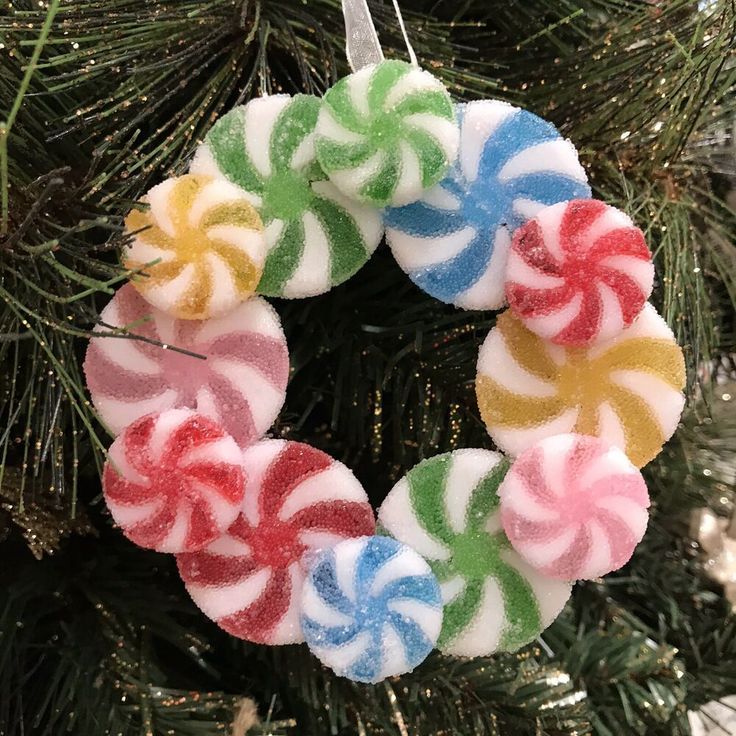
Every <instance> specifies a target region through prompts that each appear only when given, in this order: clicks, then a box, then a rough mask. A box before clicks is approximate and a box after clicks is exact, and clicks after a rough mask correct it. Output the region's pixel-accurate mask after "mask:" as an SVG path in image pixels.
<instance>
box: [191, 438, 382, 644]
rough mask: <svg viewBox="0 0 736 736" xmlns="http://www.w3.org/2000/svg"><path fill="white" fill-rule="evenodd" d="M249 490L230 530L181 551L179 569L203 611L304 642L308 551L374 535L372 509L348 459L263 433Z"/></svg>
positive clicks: (273, 637) (251, 635)
mask: <svg viewBox="0 0 736 736" xmlns="http://www.w3.org/2000/svg"><path fill="white" fill-rule="evenodd" d="M243 467H244V469H245V477H246V481H245V495H244V497H243V504H242V509H241V513H240V515H239V516H238V518H237V519H236V520H235V522H234V523H233V525H232V526H231V527H230V528H229V529H228V530H227V533H226V534H224V535H223V536H222V537H220V538H219V539H217V540H216V541H215V542H213V543H212V544H211V545H209V546H208V547H207V548H205V549H204V550H202V551H200V552H196V553H192V554H184V555H179V556H178V557H177V564H178V566H179V574H180V575H181V577H182V580H183V581H184V584H185V585H186V588H187V591H189V594H190V595H191V597H192V599H193V600H194V602H195V603H196V604H197V605H198V606H199V608H201V609H202V611H203V612H204V614H205V615H206V616H208V617H209V618H211V619H212V620H213V621H215V622H216V623H217V624H218V626H220V627H221V628H223V629H224V630H225V631H227V632H228V633H230V634H232V635H233V636H237V637H239V638H241V639H248V640H249V641H254V642H258V643H261V644H292V643H296V642H300V641H303V640H304V638H303V635H302V629H301V624H300V621H299V608H300V605H299V601H300V596H301V589H302V584H303V581H304V574H305V573H304V565H305V564H306V563H305V562H304V560H303V558H304V556H305V554H307V553H310V552H313V551H314V550H317V549H320V548H322V547H328V546H330V545H333V544H336V543H337V542H339V541H341V540H343V539H346V538H349V537H359V536H364V535H366V534H373V532H374V530H375V519H374V516H373V509H372V508H371V505H370V503H369V502H368V497H367V496H366V494H365V491H364V490H363V487H362V486H361V485H360V483H359V482H358V481H357V480H356V478H355V476H354V475H353V474H352V473H351V472H350V470H349V469H348V468H347V467H345V465H343V464H342V463H340V462H338V461H337V460H334V459H333V458H331V457H330V456H329V455H327V454H325V453H324V452H322V451H321V450H317V449H316V448H314V447H310V446H309V445H305V444H303V443H301V442H287V441H286V440H263V441H261V442H258V443H256V444H255V445H252V446H251V447H249V448H247V449H246V450H245V451H244V452H243Z"/></svg>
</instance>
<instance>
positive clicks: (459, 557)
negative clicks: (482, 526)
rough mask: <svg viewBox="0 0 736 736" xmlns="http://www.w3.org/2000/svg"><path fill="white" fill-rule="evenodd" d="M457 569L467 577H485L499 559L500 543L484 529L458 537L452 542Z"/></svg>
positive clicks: (454, 562) (454, 563)
mask: <svg viewBox="0 0 736 736" xmlns="http://www.w3.org/2000/svg"><path fill="white" fill-rule="evenodd" d="M452 551H453V555H452V559H453V565H454V567H455V569H456V570H457V571H458V573H460V575H462V576H463V577H466V578H485V577H487V576H488V574H489V573H490V572H491V571H492V570H493V568H494V566H495V564H496V561H497V559H498V545H497V544H496V542H495V541H494V539H493V537H492V536H491V535H490V534H488V533H487V532H484V531H479V532H467V533H465V534H461V535H460V536H458V537H456V538H455V540H454V541H453V544H452Z"/></svg>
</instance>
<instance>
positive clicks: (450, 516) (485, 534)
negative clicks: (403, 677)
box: [378, 449, 570, 657]
mask: <svg viewBox="0 0 736 736" xmlns="http://www.w3.org/2000/svg"><path fill="white" fill-rule="evenodd" d="M507 469H508V462H507V461H506V460H505V459H504V458H503V457H502V456H501V455H499V454H498V453H495V452H490V451H488V450H477V449H468V450H456V451H454V452H451V453H445V454H443V455H437V456H436V457H433V458H430V459H428V460H424V461H423V462H421V463H419V465H417V466H415V467H414V468H412V469H411V470H410V471H409V472H408V473H407V475H406V476H405V477H404V478H402V479H401V480H400V481H399V482H398V483H397V484H396V485H395V486H394V488H393V489H392V490H391V492H390V493H389V494H388V496H387V497H386V500H385V501H384V502H383V504H382V505H381V508H380V509H379V512H378V520H379V524H380V526H381V527H382V528H383V529H384V530H385V531H387V532H388V533H389V534H391V535H392V536H393V537H395V538H396V539H398V540H399V541H401V542H403V543H404V544H408V545H410V546H411V547H412V548H413V549H415V550H417V552H419V554H421V555H422V556H423V557H424V558H425V559H426V560H427V561H428V562H429V564H430V566H431V568H432V571H433V572H434V573H435V575H436V576H437V578H438V580H439V581H440V585H441V588H442V598H443V600H444V602H445V609H444V621H443V624H442V633H441V634H440V637H439V641H438V647H439V649H441V650H442V651H443V652H445V653H446V654H454V655H457V656H464V657H477V656H483V655H487V654H491V653H492V652H495V651H497V650H504V651H514V650H516V649H518V648H519V647H521V646H523V645H524V644H527V643H528V642H530V641H532V639H534V638H535V637H537V636H538V635H539V634H540V633H541V632H542V631H543V630H544V629H545V628H546V627H547V626H549V624H550V623H552V621H553V620H554V619H555V618H556V617H557V615H558V614H559V612H560V611H561V610H562V607H563V606H564V605H565V602H566V601H567V599H568V598H569V596H570V585H569V584H567V583H563V582H561V581H559V580H550V579H548V578H545V577H543V576H542V575H540V574H539V573H538V572H537V571H536V570H534V569H533V568H532V567H530V566H529V565H528V564H527V563H526V562H524V560H522V559H521V557H520V556H519V555H518V554H517V553H516V552H515V551H514V550H513V549H512V547H511V544H510V543H509V540H508V539H507V537H506V535H505V534H504V532H503V530H502V529H501V520H500V516H499V510H498V506H499V498H498V495H497V490H498V486H499V484H500V483H501V481H502V479H503V477H504V475H505V474H506V471H507Z"/></svg>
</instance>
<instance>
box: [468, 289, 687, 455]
mask: <svg viewBox="0 0 736 736" xmlns="http://www.w3.org/2000/svg"><path fill="white" fill-rule="evenodd" d="M684 386H685V362H684V360H683V356H682V350H681V349H680V347H679V346H678V345H677V343H676V341H675V337H674V335H673V334H672V331H671V330H670V328H669V327H668V326H667V324H666V323H665V321H664V320H663V319H662V318H661V317H660V316H659V315H658V314H657V311H656V310H655V309H654V307H653V306H652V305H651V304H646V305H645V307H644V309H643V310H642V312H641V314H640V315H639V317H638V318H637V319H636V320H635V321H634V323H633V324H632V325H631V326H630V327H628V328H626V329H625V330H624V331H623V332H621V333H620V334H619V335H617V336H616V337H615V338H612V339H611V340H608V341H607V342H601V343H598V344H596V345H594V346H592V347H590V348H564V347H562V346H559V345H554V344H552V343H550V342H547V341H546V340H543V339H541V338H540V337H538V336H537V335H535V334H534V333H533V332H530V331H529V330H528V329H527V328H526V327H524V325H523V324H522V323H521V321H520V320H519V319H518V318H517V317H515V316H514V315H513V314H512V313H511V312H510V311H507V312H504V313H503V314H502V315H500V316H499V318H498V320H497V321H496V326H495V327H494V328H493V329H492V330H491V331H490V333H489V334H488V337H487V338H486V340H485V342H484V343H483V345H482V346H481V349H480V354H479V356H478V375H477V378H476V381H475V388H476V393H477V395H478V406H479V407H480V413H481V417H482V418H483V421H484V422H485V424H486V427H487V429H488V432H489V434H490V435H491V437H492V438H493V440H494V442H495V443H496V445H498V447H500V448H501V449H503V450H504V451H506V452H508V453H509V454H510V455H518V454H519V453H521V452H523V451H524V450H526V449H527V448H529V447H531V446H532V445H533V444H534V443H535V442H537V441H539V440H541V439H544V438H545V437H550V436H552V435H555V434H565V433H568V432H575V433H577V434H587V435H593V436H596V437H600V438H601V439H602V440H604V441H605V442H607V443H608V444H611V445H614V446H616V447H619V448H620V449H622V450H623V451H624V452H625V453H626V454H627V455H628V457H629V459H630V460H631V462H632V463H634V465H636V466H637V467H642V466H643V465H646V464H647V463H648V462H649V461H650V460H651V459H652V458H653V457H654V456H655V455H656V454H657V453H658V452H659V451H660V449H661V447H662V445H663V444H664V443H665V442H666V441H667V440H668V439H669V438H670V436H671V435H672V433H673V432H674V431H675V428H676V427H677V423H678V421H679V419H680V414H681V413H682V407H683V405H684V403H685V397H684V396H683V394H682V389H683V388H684Z"/></svg>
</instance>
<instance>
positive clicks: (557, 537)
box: [498, 434, 649, 580]
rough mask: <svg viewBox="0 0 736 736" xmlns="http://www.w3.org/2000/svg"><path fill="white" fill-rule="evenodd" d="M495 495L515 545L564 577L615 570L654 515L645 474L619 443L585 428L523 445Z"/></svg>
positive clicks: (532, 561)
mask: <svg viewBox="0 0 736 736" xmlns="http://www.w3.org/2000/svg"><path fill="white" fill-rule="evenodd" d="M498 494H499V496H500V498H501V521H502V522H503V528H504V530H505V531H506V534H507V535H508V537H509V539H510V540H511V544H513V546H514V549H515V550H516V551H517V552H518V553H519V554H520V555H521V556H522V557H523V558H524V559H525V560H526V561H527V562H528V563H529V564H530V565H532V566H533V567H535V568H536V569H537V570H539V571H540V572H541V573H542V574H543V575H547V576H549V577H553V578H558V579H560V580H582V579H589V578H597V577H600V576H602V575H606V574H607V573H609V572H611V571H612V570H618V569H619V568H620V567H622V566H623V565H625V564H626V563H627V562H628V561H629V559H630V558H631V555H632V554H633V552H634V548H635V547H636V545H637V544H639V542H640V541H641V539H642V537H643V536H644V532H645V530H646V528H647V521H648V518H649V515H648V513H647V508H648V507H649V494H648V493H647V486H646V483H645V482H644V478H642V475H641V473H640V472H639V471H638V470H637V469H636V468H635V467H634V466H633V465H632V464H631V461H630V460H629V459H628V458H627V457H626V455H624V453H623V452H622V451H621V450H619V449H618V448H616V447H612V446H611V445H608V444H606V443H605V442H602V441H601V440H599V439H598V438H596V437H586V436H584V435H577V434H559V435H555V436H554V437H548V438H547V439H544V440H542V441H541V442H538V443H537V444H535V445H533V446H532V447H530V448H529V449H528V450H525V451H524V452H522V453H521V455H519V457H518V458H517V459H516V460H515V461H514V464H513V465H512V466H511V469H510V470H509V472H508V473H507V474H506V477H505V478H504V480H503V483H502V484H501V487H500V488H499V491H498Z"/></svg>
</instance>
